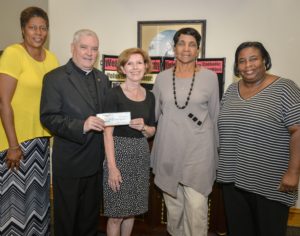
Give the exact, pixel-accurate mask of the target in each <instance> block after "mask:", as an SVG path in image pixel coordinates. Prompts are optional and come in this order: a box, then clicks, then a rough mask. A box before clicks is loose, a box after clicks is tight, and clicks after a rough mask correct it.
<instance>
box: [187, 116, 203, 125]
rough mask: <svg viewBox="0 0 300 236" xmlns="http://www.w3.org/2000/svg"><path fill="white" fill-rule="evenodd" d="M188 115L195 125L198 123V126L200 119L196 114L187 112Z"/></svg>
mask: <svg viewBox="0 0 300 236" xmlns="http://www.w3.org/2000/svg"><path fill="white" fill-rule="evenodd" d="M188 117H189V118H191V119H192V120H193V121H194V122H195V123H197V125H199V126H201V125H202V121H201V120H199V119H198V118H197V117H196V116H194V114H192V113H189V114H188Z"/></svg>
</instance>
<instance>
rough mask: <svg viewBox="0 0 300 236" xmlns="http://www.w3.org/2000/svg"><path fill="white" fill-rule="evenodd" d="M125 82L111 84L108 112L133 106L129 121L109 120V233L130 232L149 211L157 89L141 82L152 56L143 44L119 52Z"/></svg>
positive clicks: (106, 133)
mask: <svg viewBox="0 0 300 236" xmlns="http://www.w3.org/2000/svg"><path fill="white" fill-rule="evenodd" d="M117 67H118V72H119V73H120V74H122V75H124V76H125V82H124V83H123V84H121V85H120V86H118V87H115V88H113V89H111V91H110V92H109V93H108V95H107V97H106V104H105V112H130V113H131V121H130V124H129V125H121V126H107V127H106V128H105V131H104V142H105V152H106V160H105V162H104V215H106V216H108V217H109V219H108V222H107V235H108V236H112V235H121V234H122V235H130V234H131V231H132V227H133V224H134V216H135V215H140V214H143V213H145V212H147V211H148V191H149V168H150V152H149V146H148V142H147V138H148V137H151V136H153V135H154V133H155V117H154V116H155V114H154V113H155V111H154V108H155V101H154V95H153V94H152V93H151V92H150V91H147V90H146V89H145V88H143V87H142V86H141V84H140V83H141V81H142V79H143V77H144V75H145V74H146V73H148V72H149V71H150V69H151V60H150V58H149V56H148V55H147V53H146V52H144V51H143V50H141V49H139V48H130V49H127V50H125V51H123V52H122V53H121V55H120V56H119V58H118V65H117Z"/></svg>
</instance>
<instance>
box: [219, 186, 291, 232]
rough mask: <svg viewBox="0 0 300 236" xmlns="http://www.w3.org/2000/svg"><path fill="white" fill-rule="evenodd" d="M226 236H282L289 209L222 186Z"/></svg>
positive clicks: (259, 196)
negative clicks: (226, 228)
mask: <svg viewBox="0 0 300 236" xmlns="http://www.w3.org/2000/svg"><path fill="white" fill-rule="evenodd" d="M222 186H223V197H224V204H225V213H226V218H227V227H228V236H285V235H286V229H287V220H288V213H289V207H288V206H286V205H284V204H282V203H280V202H277V201H272V200H269V199H267V198H265V197H263V196H261V195H258V194H255V193H251V192H248V191H244V190H241V189H239V188H236V187H234V185H233V184H223V185H222Z"/></svg>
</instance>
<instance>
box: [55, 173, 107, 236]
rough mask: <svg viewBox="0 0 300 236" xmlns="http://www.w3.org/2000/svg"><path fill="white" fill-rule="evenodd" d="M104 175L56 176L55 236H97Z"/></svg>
mask: <svg viewBox="0 0 300 236" xmlns="http://www.w3.org/2000/svg"><path fill="white" fill-rule="evenodd" d="M101 184H102V183H101V178H100V174H99V173H97V174H94V175H92V176H88V177H82V178H64V177H60V176H53V194H54V234H55V236H96V235H97V226H98V224H99V213H100V195H101V194H100V192H101V191H100V189H101Z"/></svg>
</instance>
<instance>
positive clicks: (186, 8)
mask: <svg viewBox="0 0 300 236" xmlns="http://www.w3.org/2000/svg"><path fill="white" fill-rule="evenodd" d="M299 9H300V1H299V0H285V1H282V0H264V1H261V0H242V1H241V0H225V1H224V0H209V1H207V0H186V1H182V0H151V1H145V0H110V1H104V0H85V1H82V0H64V1H60V0H51V1H49V14H50V18H51V29H50V30H51V32H53V34H51V42H50V48H51V49H52V50H53V51H54V52H55V53H56V54H57V55H58V57H59V59H60V61H61V62H62V63H64V62H66V61H67V59H68V58H69V56H70V53H69V52H70V49H69V44H70V42H71V39H72V35H73V33H74V32H75V31H76V30H78V29H80V28H91V29H93V30H95V31H96V32H97V33H98V34H99V36H100V40H101V42H100V44H101V45H100V50H101V53H105V54H119V53H120V52H121V51H122V50H123V49H125V48H128V47H132V46H136V45H137V21H146V20H189V19H206V20H207V31H206V57H226V59H227V65H226V87H227V86H228V84H229V83H231V81H232V65H233V57H234V52H235V49H236V47H237V46H238V45H239V44H240V43H241V42H243V41H246V40H258V41H261V42H263V43H264V45H265V46H266V48H267V50H268V51H269V52H270V54H271V57H272V60H273V69H272V72H273V73H275V74H278V75H281V76H283V77H287V78H290V79H293V80H295V81H296V82H297V83H298V84H299V85H300V76H299V75H298V70H297V68H298V62H299V60H298V56H299V52H300V45H299V42H300V27H299V26H298V22H299V21H300V14H299Z"/></svg>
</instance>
